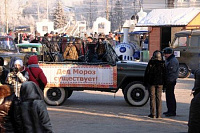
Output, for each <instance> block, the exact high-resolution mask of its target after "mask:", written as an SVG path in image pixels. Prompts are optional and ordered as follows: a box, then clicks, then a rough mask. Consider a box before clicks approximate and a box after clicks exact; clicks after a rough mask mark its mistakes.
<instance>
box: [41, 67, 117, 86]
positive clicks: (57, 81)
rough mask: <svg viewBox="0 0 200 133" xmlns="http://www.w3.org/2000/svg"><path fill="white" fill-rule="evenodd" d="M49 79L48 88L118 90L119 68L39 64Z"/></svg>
mask: <svg viewBox="0 0 200 133" xmlns="http://www.w3.org/2000/svg"><path fill="white" fill-rule="evenodd" d="M39 65H40V67H41V69H42V70H43V72H44V74H45V75H46V77H47V81H48V83H47V86H46V87H91V88H116V87H117V66H110V65H107V66H101V65H72V64H39Z"/></svg>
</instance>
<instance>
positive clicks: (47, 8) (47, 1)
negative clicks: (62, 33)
mask: <svg viewBox="0 0 200 133" xmlns="http://www.w3.org/2000/svg"><path fill="white" fill-rule="evenodd" d="M46 4H47V21H49V3H48V0H46Z"/></svg>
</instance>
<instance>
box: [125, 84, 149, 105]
mask: <svg viewBox="0 0 200 133" xmlns="http://www.w3.org/2000/svg"><path fill="white" fill-rule="evenodd" d="M124 99H125V101H126V102H127V103H128V104H129V105H131V106H137V107H141V106H144V105H145V104H146V103H147V102H148V100H149V91H148V90H147V89H146V88H145V86H144V85H143V84H142V83H141V82H131V83H129V84H128V85H127V86H126V87H125V89H124Z"/></svg>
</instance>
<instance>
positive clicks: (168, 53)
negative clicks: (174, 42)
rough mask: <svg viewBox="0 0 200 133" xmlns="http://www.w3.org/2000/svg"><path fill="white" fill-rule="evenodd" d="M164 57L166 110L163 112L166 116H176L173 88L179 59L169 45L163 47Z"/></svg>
mask: <svg viewBox="0 0 200 133" xmlns="http://www.w3.org/2000/svg"><path fill="white" fill-rule="evenodd" d="M163 53H164V57H165V66H166V85H165V88H166V104H167V109H168V110H167V111H166V112H164V113H163V114H164V115H165V116H166V117H170V116H176V98H175V94H174V89H175V85H176V80H177V78H178V73H179V61H178V60H177V58H176V57H175V55H174V54H173V50H172V49H171V48H170V47H166V48H164V49H163Z"/></svg>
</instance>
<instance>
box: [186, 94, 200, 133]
mask: <svg viewBox="0 0 200 133" xmlns="http://www.w3.org/2000/svg"><path fill="white" fill-rule="evenodd" d="M188 133H200V93H198V94H196V95H195V96H194V98H193V99H192V100H191V104H190V113H189V121H188Z"/></svg>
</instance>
